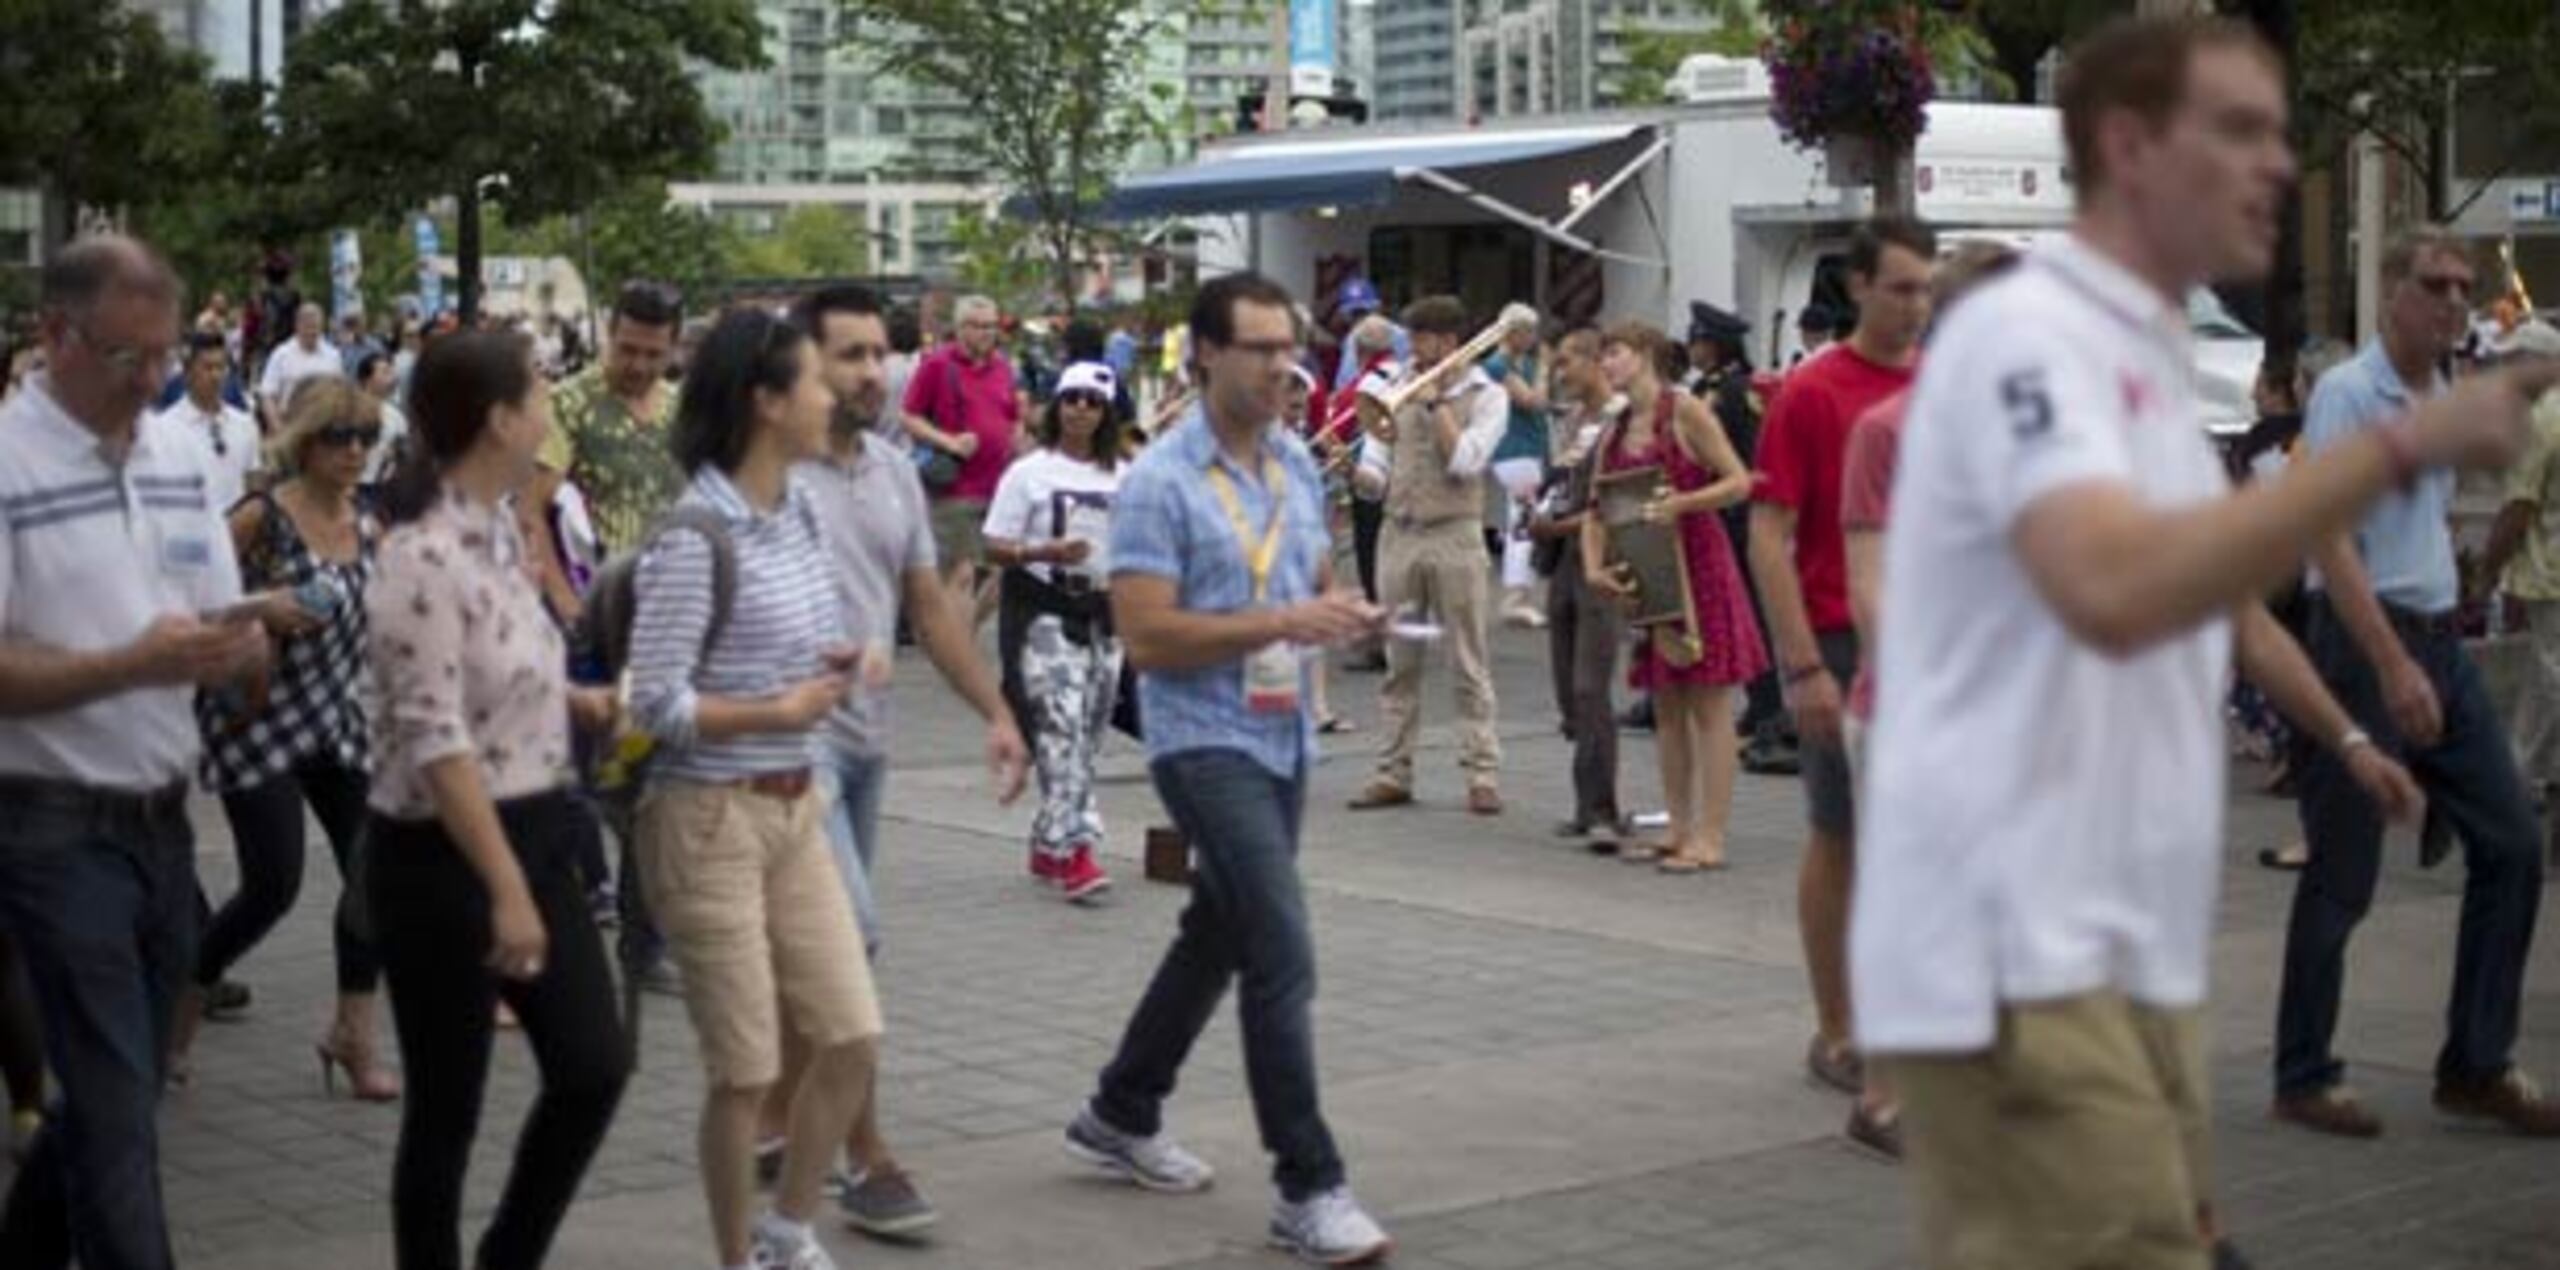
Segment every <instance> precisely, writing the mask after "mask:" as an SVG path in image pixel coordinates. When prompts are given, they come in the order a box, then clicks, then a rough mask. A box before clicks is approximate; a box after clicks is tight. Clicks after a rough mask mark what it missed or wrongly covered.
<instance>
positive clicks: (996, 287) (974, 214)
mask: <svg viewBox="0 0 2560 1270" xmlns="http://www.w3.org/2000/svg"><path fill="white" fill-rule="evenodd" d="M951 238H952V243H953V245H954V246H956V247H957V248H959V259H958V268H957V270H956V274H955V277H954V279H953V280H954V281H955V282H957V283H958V284H959V285H960V287H961V288H962V289H964V290H966V291H970V292H973V293H975V294H978V295H983V296H986V297H987V298H989V299H991V300H994V301H995V302H996V303H997V304H998V305H1001V306H1002V307H1003V308H1004V311H1005V312H1007V313H1036V312H1038V311H1039V310H1040V307H1041V300H1042V299H1043V296H1042V292H1043V291H1045V290H1046V289H1047V285H1046V284H1047V283H1048V282H1049V280H1050V275H1049V266H1048V263H1047V262H1046V261H1045V260H1043V259H1042V251H1041V246H1040V243H1039V242H1038V240H1037V235H1036V234H1035V233H1034V231H1033V227H1032V226H1031V225H1029V224H1028V223H1026V222H1023V221H1018V220H1010V219H1007V218H1005V217H1002V216H991V215H988V214H987V213H986V212H985V211H983V210H981V209H978V208H974V207H972V208H965V209H963V210H962V211H961V212H960V214H959V215H958V216H957V217H955V218H954V219H953V220H952V224H951Z"/></svg>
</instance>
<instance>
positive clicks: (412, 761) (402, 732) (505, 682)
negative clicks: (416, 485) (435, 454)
mask: <svg viewBox="0 0 2560 1270" xmlns="http://www.w3.org/2000/svg"><path fill="white" fill-rule="evenodd" d="M365 609H366V613H367V616H368V618H369V621H370V630H371V634H370V643H369V646H368V652H369V654H370V656H369V661H370V662H371V664H372V669H373V676H372V685H373V687H372V693H373V695H372V701H371V709H370V710H369V715H370V717H371V719H372V721H373V757H374V766H373V794H372V798H371V803H372V806H373V808H374V810H376V811H379V812H381V813H383V814H385V815H388V816H394V817H399V818H402V819H412V820H422V819H429V818H432V817H434V815H435V814H436V807H435V800H434V799H433V798H432V797H431V796H430V795H429V793H428V789H427V783H426V776H425V770H426V768H427V766H428V765H430V764H432V763H434V762H436V761H437V760H439V759H444V758H450V757H452V756H454V755H456V754H471V755H474V756H476V757H477V758H478V759H479V762H480V779H481V781H482V782H483V783H484V784H485V785H486V786H487V788H488V791H489V796H490V797H491V798H492V799H499V800H503V799H509V798H521V797H523V796H525V795H528V794H537V793H541V792H543V791H545V790H549V789H553V788H556V787H558V786H559V785H560V784H561V783H562V782H563V781H564V780H565V779H566V778H567V774H568V771H569V704H568V678H567V672H566V665H567V663H566V661H565V654H564V652H563V648H562V642H561V638H560V632H559V629H558V628H557V627H556V626H554V625H553V624H552V621H551V618H550V615H549V614H548V613H546V612H545V611H544V609H543V607H542V595H541V591H540V589H539V588H538V587H537V586H536V585H535V583H534V580H533V575H532V573H531V572H530V570H529V568H528V565H527V562H526V557H525V547H524V541H523V539H522V538H521V537H520V536H519V535H518V534H517V532H516V526H515V518H514V517H513V516H511V515H509V514H507V513H506V512H504V511H503V510H501V509H499V508H495V507H489V506H485V505H482V504H478V503H474V502H472V501H471V500H470V499H469V498H467V497H465V496H464V495H463V494H462V493H461V492H459V491H457V490H455V489H453V488H451V487H447V488H446V490H445V492H444V495H443V497H442V498H441V499H439V500H438V501H437V503H436V505H435V506H433V507H431V508H429V509H428V510H427V512H426V514H425V515H423V516H421V517H419V518H418V519H417V520H416V521H413V522H411V523H409V524H406V525H402V526H400V527H399V528H397V529H394V530H392V531H391V532H390V534H388V535H387V536H385V538H384V539H383V543H382V555H381V562H380V564H379V566H378V567H377V568H376V570H375V573H374V576H373V582H372V584H371V585H370V586H369V587H368V588H367V589H366V591H365Z"/></svg>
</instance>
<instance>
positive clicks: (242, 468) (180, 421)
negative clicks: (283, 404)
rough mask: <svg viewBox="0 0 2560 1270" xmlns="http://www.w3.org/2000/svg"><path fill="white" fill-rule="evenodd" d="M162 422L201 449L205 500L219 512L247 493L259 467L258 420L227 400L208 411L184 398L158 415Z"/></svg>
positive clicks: (227, 512) (222, 512) (229, 507)
mask: <svg viewBox="0 0 2560 1270" xmlns="http://www.w3.org/2000/svg"><path fill="white" fill-rule="evenodd" d="M158 418H159V420H160V421H161V422H163V423H166V424H168V425H169V426H170V429H171V430H172V431H174V432H176V433H178V434H180V435H182V436H184V437H186V438H187V439H189V440H191V441H194V442H195V443H197V444H198V445H200V446H202V447H203V449H204V459H205V477H204V480H205V501H207V502H209V503H211V504H212V505H213V510H214V511H215V512H216V513H218V514H225V515H227V514H229V512H230V511H231V509H232V508H233V507H234V506H236V505H238V504H239V502H240V500H241V499H242V498H243V497H245V496H247V494H248V493H249V478H250V477H251V476H253V475H255V474H256V472H257V470H258V461H259V454H258V421H257V420H255V419H252V418H250V417H249V412H247V411H245V410H242V409H240V408H239V407H237V406H233V405H230V404H228V403H224V404H220V405H218V406H216V407H215V409H214V411H213V412H212V413H210V414H208V413H206V412H205V411H204V410H202V409H201V408H199V407H198V406H197V405H196V403H195V402H194V401H193V400H191V399H189V398H186V397H180V398H178V401H177V404H176V405H173V406H171V407H169V408H168V409H166V410H163V411H161V412H160V414H159V415H158Z"/></svg>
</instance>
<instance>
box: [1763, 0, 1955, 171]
mask: <svg viewBox="0 0 2560 1270" xmlns="http://www.w3.org/2000/svg"><path fill="white" fill-rule="evenodd" d="M1761 11H1762V13H1763V15H1764V16H1766V17H1767V19H1768V21H1769V24H1770V25H1769V35H1768V38H1767V39H1766V40H1765V41H1763V42H1762V45H1761V50H1760V57H1761V60H1762V61H1763V62H1765V63H1766V64H1767V65H1768V67H1769V97H1770V100H1769V115H1770V118H1772V119H1774V120H1775V121H1776V122H1777V125H1778V131H1779V133H1780V134H1781V135H1783V136H1785V137H1786V139H1787V140H1788V141H1790V142H1792V143H1793V144H1795V145H1796V146H1798V147H1799V148H1802V149H1806V150H1812V149H1817V148H1819V149H1823V150H1824V151H1825V152H1826V156H1827V157H1828V158H1829V159H1830V166H1831V168H1832V180H1833V182H1834V183H1835V184H1865V183H1867V180H1872V179H1873V173H1874V172H1875V170H1876V169H1877V168H1878V167H1879V166H1880V165H1881V163H1882V162H1883V161H1884V160H1883V157H1882V156H1884V155H1888V154H1899V153H1904V152H1907V151H1909V150H1910V148H1911V146H1912V144H1913V143H1914V142H1916V141H1917V140H1918V139H1919V137H1920V133H1921V132H1922V131H1923V130H1924V129H1926V128H1927V127H1928V126H1929V114H1928V106H1929V100H1930V98H1932V97H1934V96H1936V95H1937V91H1938V83H1937V76H1936V73H1935V71H1934V70H1933V69H1932V67H1931V66H1930V63H1929V51H1928V46H1927V44H1926V42H1925V40H1924V37H1923V33H1922V31H1923V28H1922V14H1921V6H1920V5H1918V4H1914V3H1908V2H1903V3H1896V2H1895V0H1765V2H1764V3H1763V4H1762V5H1761ZM1835 142H1837V143H1839V144H1838V145H1837V146H1835V145H1834V143H1835ZM1861 155H1863V156H1865V157H1864V159H1863V161H1862V162H1861V160H1860V156H1861ZM1850 169H1857V170H1861V171H1864V172H1866V173H1867V174H1868V177H1867V180H1855V181H1852V180H1846V179H1844V172H1845V171H1847V170H1850Z"/></svg>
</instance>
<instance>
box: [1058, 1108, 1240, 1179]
mask: <svg viewBox="0 0 2560 1270" xmlns="http://www.w3.org/2000/svg"><path fill="white" fill-rule="evenodd" d="M1066 1145H1067V1154H1069V1155H1072V1156H1074V1157H1075V1158H1077V1159H1079V1160H1082V1161H1084V1162H1085V1163H1087V1164H1090V1165H1093V1166H1094V1167H1095V1168H1098V1169H1101V1170H1103V1171H1104V1172H1106V1173H1111V1174H1115V1175H1117V1176H1119V1177H1123V1178H1127V1179H1128V1180H1130V1181H1132V1182H1135V1183H1137V1184H1138V1185H1140V1186H1143V1187H1145V1188H1146V1189H1148V1190H1151V1191H1166V1192H1171V1193H1174V1194H1188V1193H1190V1192H1193V1191H1205V1190H1207V1189H1209V1184H1210V1183H1211V1182H1213V1181H1215V1180H1217V1172H1216V1170H1214V1169H1211V1168H1210V1167H1209V1162H1208V1161H1207V1160H1203V1159H1201V1158H1200V1157H1199V1156H1196V1155H1193V1154H1192V1153H1190V1152H1189V1151H1185V1150H1183V1149H1182V1144H1181V1143H1178V1142H1175V1141H1174V1140H1173V1139H1172V1138H1171V1137H1169V1136H1167V1135H1165V1134H1161V1133H1159V1134H1157V1135H1155V1136H1154V1137H1150V1138H1141V1137H1139V1136H1137V1135H1136V1134H1130V1133H1122V1132H1121V1131H1119V1130H1118V1129H1114V1128H1112V1127H1111V1126H1110V1125H1108V1124H1105V1123H1103V1120H1102V1117H1100V1116H1097V1115H1095V1114H1093V1108H1092V1107H1091V1106H1087V1107H1086V1108H1085V1109H1084V1110H1082V1111H1079V1112H1077V1113H1076V1118H1075V1121H1074V1122H1073V1123H1071V1124H1069V1125H1068V1126H1067V1142H1066Z"/></svg>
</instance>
